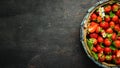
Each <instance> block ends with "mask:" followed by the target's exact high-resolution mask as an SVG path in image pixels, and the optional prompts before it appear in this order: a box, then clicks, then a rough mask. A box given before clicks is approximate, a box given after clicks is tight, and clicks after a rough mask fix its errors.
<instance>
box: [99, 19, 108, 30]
mask: <svg viewBox="0 0 120 68" xmlns="http://www.w3.org/2000/svg"><path fill="white" fill-rule="evenodd" d="M100 26H101V27H102V28H103V29H106V28H108V27H109V24H108V22H105V21H103V22H101V23H100Z"/></svg>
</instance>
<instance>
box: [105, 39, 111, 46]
mask: <svg viewBox="0 0 120 68" xmlns="http://www.w3.org/2000/svg"><path fill="white" fill-rule="evenodd" d="M104 44H105V46H106V47H109V46H110V45H111V41H110V40H109V39H108V38H106V39H105V40H104Z"/></svg>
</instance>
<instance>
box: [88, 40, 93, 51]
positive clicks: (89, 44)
mask: <svg viewBox="0 0 120 68" xmlns="http://www.w3.org/2000/svg"><path fill="white" fill-rule="evenodd" d="M87 44H88V47H89V48H90V50H92V48H93V39H87Z"/></svg>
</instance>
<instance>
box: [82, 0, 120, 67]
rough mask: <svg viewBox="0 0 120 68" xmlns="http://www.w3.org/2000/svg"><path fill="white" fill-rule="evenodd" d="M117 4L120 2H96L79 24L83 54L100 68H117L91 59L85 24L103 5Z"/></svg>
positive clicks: (119, 0) (105, 0)
mask: <svg viewBox="0 0 120 68" xmlns="http://www.w3.org/2000/svg"><path fill="white" fill-rule="evenodd" d="M116 1H117V3H120V0H101V1H99V2H97V3H96V4H95V5H94V6H92V7H91V8H90V9H88V11H87V14H86V15H85V17H84V19H83V21H82V22H81V24H80V41H81V43H82V45H83V48H84V50H85V52H86V53H87V56H88V57H89V58H90V59H91V60H92V61H93V62H94V63H96V64H97V65H98V66H100V67H119V66H118V65H115V64H108V63H106V62H102V63H100V62H98V61H96V60H95V59H94V58H93V57H92V54H91V51H90V49H89V47H88V45H87V42H86V33H87V24H88V23H87V22H88V21H89V18H90V15H91V14H92V13H93V12H94V11H95V10H96V9H97V8H99V7H100V6H103V5H105V4H111V3H114V2H116Z"/></svg>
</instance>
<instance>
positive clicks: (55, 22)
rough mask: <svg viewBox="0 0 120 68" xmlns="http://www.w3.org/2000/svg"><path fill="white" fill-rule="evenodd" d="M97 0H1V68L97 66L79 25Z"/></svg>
mask: <svg viewBox="0 0 120 68" xmlns="http://www.w3.org/2000/svg"><path fill="white" fill-rule="evenodd" d="M94 3H96V0H0V68H88V67H90V68H93V67H94V68H96V67H98V66H97V65H96V64H94V63H93V62H92V61H91V60H90V59H89V58H88V57H87V55H86V54H85V52H84V50H83V47H82V45H81V44H80V41H79V28H80V26H79V25H80V22H81V21H82V19H83V17H84V15H85V13H86V12H87V10H88V8H90V7H91V6H92V5H93V4H94Z"/></svg>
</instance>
